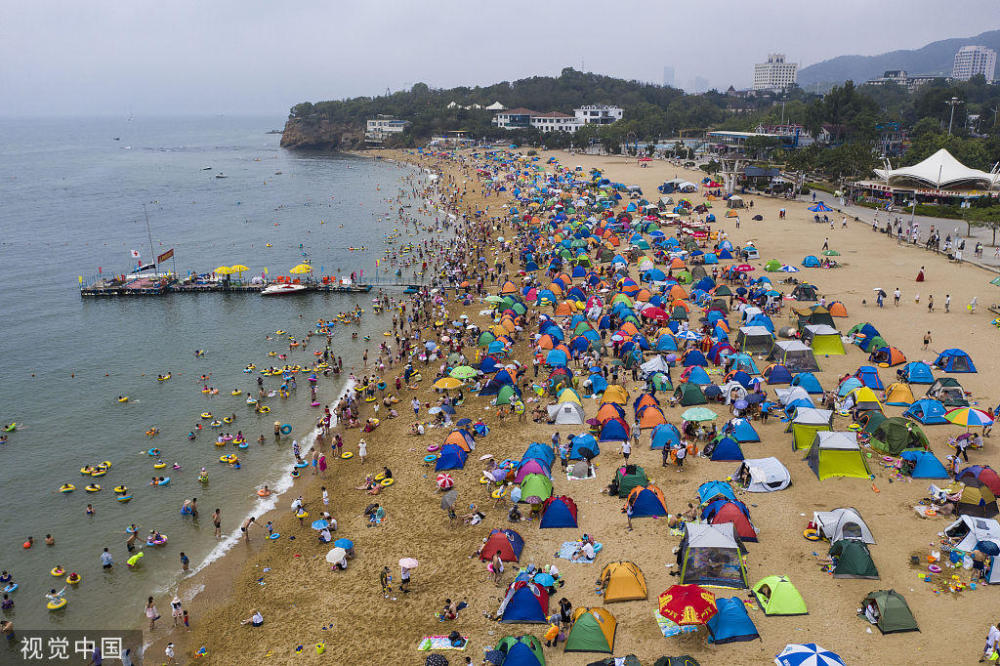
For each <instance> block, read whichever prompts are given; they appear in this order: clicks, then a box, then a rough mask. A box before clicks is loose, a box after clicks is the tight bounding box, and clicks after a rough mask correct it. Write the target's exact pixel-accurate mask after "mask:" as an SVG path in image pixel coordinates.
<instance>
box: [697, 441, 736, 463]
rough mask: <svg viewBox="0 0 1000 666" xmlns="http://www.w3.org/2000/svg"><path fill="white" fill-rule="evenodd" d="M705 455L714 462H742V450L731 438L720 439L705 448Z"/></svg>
mask: <svg viewBox="0 0 1000 666" xmlns="http://www.w3.org/2000/svg"><path fill="white" fill-rule="evenodd" d="M705 455H707V456H708V457H709V459H711V460H712V461H714V462H727V461H736V460H743V458H744V456H743V450H742V449H741V448H740V445H739V443H738V442H737V441H736V440H735V439H733V438H731V437H720V438H719V439H717V440H715V441H712V442H710V443H709V444H708V446H706V447H705Z"/></svg>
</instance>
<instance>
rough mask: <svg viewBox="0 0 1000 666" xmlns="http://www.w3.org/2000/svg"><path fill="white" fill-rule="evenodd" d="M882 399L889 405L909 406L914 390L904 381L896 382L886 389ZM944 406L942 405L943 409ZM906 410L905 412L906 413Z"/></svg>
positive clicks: (911, 402)
mask: <svg viewBox="0 0 1000 666" xmlns="http://www.w3.org/2000/svg"><path fill="white" fill-rule="evenodd" d="M882 400H883V401H884V402H885V404H887V405H893V406H896V407H909V406H910V405H912V404H913V392H912V391H911V390H910V387H909V386H907V385H906V384H904V383H903V382H894V383H892V384H889V386H888V387H887V388H886V389H885V395H884V396H883V397H882ZM943 409H944V408H943V407H942V410H943ZM905 413H906V412H904V414H905Z"/></svg>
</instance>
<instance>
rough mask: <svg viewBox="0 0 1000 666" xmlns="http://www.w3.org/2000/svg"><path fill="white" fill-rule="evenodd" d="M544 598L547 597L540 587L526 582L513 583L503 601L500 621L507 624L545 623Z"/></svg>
mask: <svg viewBox="0 0 1000 666" xmlns="http://www.w3.org/2000/svg"><path fill="white" fill-rule="evenodd" d="M542 598H547V595H546V593H545V591H544V590H543V589H542V588H541V586H540V585H536V584H535V583H528V582H525V581H517V582H515V583H511V587H510V589H508V591H507V595H506V597H504V600H503V610H502V612H501V613H500V621H501V622H504V623H507V624H516V623H539V624H541V623H544V622H545V621H546V617H545V609H544V608H542V602H541V599H542Z"/></svg>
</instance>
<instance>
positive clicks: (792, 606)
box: [753, 576, 809, 615]
mask: <svg viewBox="0 0 1000 666" xmlns="http://www.w3.org/2000/svg"><path fill="white" fill-rule="evenodd" d="M753 596H754V599H756V600H757V603H758V604H759V605H760V608H761V610H763V611H764V615H807V614H808V613H809V611H808V609H807V608H806V602H805V600H804V599H803V598H802V595H801V594H799V591H798V590H797V589H796V588H795V586H794V585H792V581H790V580H789V579H788V578H787V577H786V576H767V577H766V578H762V579H761V580H759V581H758V582H757V584H756V585H754V586H753Z"/></svg>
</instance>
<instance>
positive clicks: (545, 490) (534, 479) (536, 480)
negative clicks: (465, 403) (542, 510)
mask: <svg viewBox="0 0 1000 666" xmlns="http://www.w3.org/2000/svg"><path fill="white" fill-rule="evenodd" d="M529 497H537V498H539V499H540V500H542V501H543V502H544V501H545V500H547V499H548V498H550V497H552V481H550V480H549V477H547V476H545V475H544V474H528V475H527V476H525V477H524V480H523V481H521V501H522V502H526V501H527V500H528V498H529Z"/></svg>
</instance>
